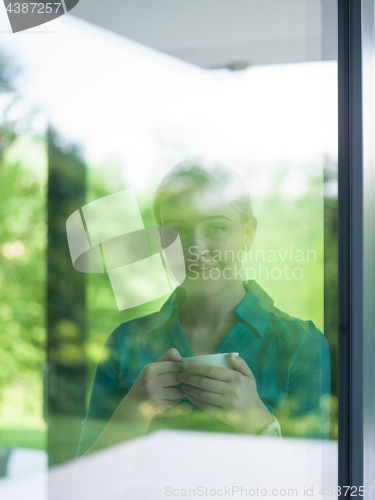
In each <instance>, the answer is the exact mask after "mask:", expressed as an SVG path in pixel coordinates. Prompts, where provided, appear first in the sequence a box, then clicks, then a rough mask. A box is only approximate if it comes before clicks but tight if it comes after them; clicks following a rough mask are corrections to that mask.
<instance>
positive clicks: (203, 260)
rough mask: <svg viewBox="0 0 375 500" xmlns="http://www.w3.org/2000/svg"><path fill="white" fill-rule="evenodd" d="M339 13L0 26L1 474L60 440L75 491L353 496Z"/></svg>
mask: <svg viewBox="0 0 375 500" xmlns="http://www.w3.org/2000/svg"><path fill="white" fill-rule="evenodd" d="M120 20H121V21H120ZM335 25H336V12H335V4H334V3H332V2H326V1H325V2H319V1H316V0H304V1H302V2H301V1H299V2H290V1H280V0H279V1H277V2H276V1H274V0H272V1H271V0H267V1H266V2H262V3H259V2H253V1H251V2H242V1H237V2H235V4H231V5H229V3H226V2H219V3H217V2H215V3H212V4H211V3H205V4H202V3H197V2H190V3H189V4H183V3H180V2H178V3H175V4H172V3H171V4H169V3H168V2H163V3H162V4H160V7H159V8H158V9H156V8H155V6H154V5H151V2H150V3H149V2H148V1H143V2H141V3H140V4H137V5H133V6H130V5H129V4H127V3H126V4H125V5H119V4H118V2H114V1H111V2H106V3H103V4H100V3H99V2H97V3H96V4H95V9H93V8H92V5H91V4H90V5H87V3H84V2H81V3H80V4H79V5H77V7H76V8H74V9H73V10H72V13H71V14H70V15H69V16H63V17H61V18H59V19H56V20H54V21H52V22H51V23H49V24H48V27H47V25H45V26H43V29H42V28H41V27H40V28H39V29H38V31H36V29H35V31H34V34H33V35H29V36H26V34H25V35H24V36H21V35H20V36H14V37H12V38H11V40H12V43H11V44H9V42H8V43H7V41H6V40H5V38H4V39H3V40H0V61H1V64H2V66H1V67H0V69H1V74H0V78H2V79H3V80H1V79H0V83H1V84H3V86H4V90H5V92H4V93H3V94H2V95H1V105H2V106H3V108H4V110H7V111H6V113H4V117H5V118H4V120H3V122H2V125H1V126H2V142H1V148H2V149H1V151H0V152H1V154H2V161H3V165H4V167H3V168H2V170H0V176H2V178H3V181H1V182H0V185H1V186H3V187H2V188H1V189H2V190H3V191H4V195H3V199H2V202H1V205H2V207H3V208H2V211H3V218H4V224H3V225H2V227H3V229H1V231H3V234H2V238H1V240H2V243H1V258H2V262H3V264H2V267H1V269H0V273H1V274H0V283H1V287H2V289H3V290H4V289H5V287H9V288H7V289H8V290H9V291H8V292H7V294H5V292H3V295H2V299H1V300H2V305H1V309H0V315H1V317H2V320H3V324H4V330H3V331H4V333H3V334H1V335H4V342H2V345H3V346H5V347H3V348H2V347H0V349H4V359H5V360H6V363H5V365H4V366H5V367H6V369H5V370H4V371H3V372H1V371H0V377H1V387H3V389H2V399H1V402H0V405H1V409H2V411H1V412H0V414H1V415H2V416H1V417H0V443H1V444H2V445H4V455H5V454H7V453H8V455H9V456H10V457H13V458H12V460H13V461H12V462H9V463H12V467H13V468H14V469H11V468H10V469H9V470H14V475H13V476H12V474H13V473H10V474H8V476H6V479H4V482H3V483H1V482H0V491H1V487H4V488H9V489H10V490H12V488H21V486H20V485H19V483H17V480H16V479H15V478H16V476H17V474H21V473H22V474H26V470H27V471H28V472H30V474H31V472H32V473H33V474H34V476H33V477H34V478H35V477H42V474H43V473H44V474H45V473H46V464H45V461H46V458H47V455H48V464H49V482H48V494H49V497H50V498H53V499H55V498H56V499H57V498H60V497H61V498H62V497H64V498H70V497H71V494H72V491H73V490H72V489H74V490H75V492H76V493H77V494H78V496H79V497H80V498H91V499H93V498H98V499H99V498H104V497H109V498H124V497H125V496H127V497H128V498H134V499H142V498H153V499H157V498H164V497H166V496H194V495H195V496H203V497H207V498H208V497H210V496H216V495H217V496H233V497H235V496H238V497H240V496H276V497H277V496H280V497H282V496H295V497H297V498H300V497H304V496H316V497H317V498H324V497H325V496H327V498H328V497H330V498H332V496H333V497H335V496H337V495H336V492H337V406H338V401H337V130H336V122H337V90H336V89H337V78H336V71H337V66H336V48H335V47H336V32H335ZM48 30H51V31H54V33H48ZM9 36H10V35H9ZM18 68H19V71H16V69H18ZM11 346H12V347H11ZM45 346H47V349H46V352H45ZM228 353H234V354H232V355H229V354H228ZM179 356H180V357H182V358H183V359H182V360H181V359H180V357H179ZM207 356H208V357H207ZM185 358H189V359H188V360H187V361H186V360H185ZM191 358H193V359H191ZM195 358H196V359H195ZM187 362H188V363H189V365H188V366H186V363H187ZM180 374H182V377H180V378H178V376H179V375H180ZM47 429H48V431H47ZM47 434H48V436H47ZM46 437H48V440H47V441H46ZM46 442H47V444H46ZM10 445H13V446H15V448H13V449H12V450H11V449H9V448H8V446H10ZM22 453H23V454H24V455H22ZM27 453H29V455H27ZM22 457H24V458H22ZM28 457H30V458H28ZM77 458H78V460H77ZM17 460H19V461H22V460H24V461H23V462H22V463H24V464H25V466H24V468H25V472H22V470H21V469H22V467H23V466H22V467H21V465H17V464H18V463H20V462H17ZM37 464H38V465H37ZM37 474H39V476H37ZM30 477H31V476H30ZM43 477H44V476H43ZM5 481H7V482H5ZM25 484H26V483H25ZM2 485H5V486H2ZM35 488H39V489H38V491H39V498H42V497H43V495H44V496H45V497H46V495H47V489H46V488H47V487H46V483H45V482H43V480H41V481H40V484H38V485H37V486H35Z"/></svg>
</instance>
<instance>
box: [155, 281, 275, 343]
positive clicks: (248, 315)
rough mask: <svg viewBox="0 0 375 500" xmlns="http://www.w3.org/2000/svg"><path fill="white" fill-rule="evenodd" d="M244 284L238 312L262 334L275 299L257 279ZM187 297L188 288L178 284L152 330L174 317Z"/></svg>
mask: <svg viewBox="0 0 375 500" xmlns="http://www.w3.org/2000/svg"><path fill="white" fill-rule="evenodd" d="M243 286H244V288H245V290H246V295H245V297H244V298H243V299H242V301H241V303H240V304H239V306H238V307H237V309H236V313H237V315H238V316H239V317H240V318H241V319H242V320H243V321H245V322H246V323H248V324H249V325H251V326H252V327H253V328H254V329H255V330H256V331H257V332H258V334H259V335H261V336H262V335H263V334H264V333H265V331H266V328H267V325H268V322H269V319H270V316H271V311H272V308H273V303H274V302H273V299H272V298H271V297H270V296H269V295H268V294H267V293H266V292H265V291H264V290H263V288H262V287H261V286H260V285H258V283H257V282H256V281H247V282H243ZM185 299H186V290H185V289H184V288H183V287H182V286H178V287H177V288H176V289H175V291H174V292H173V293H172V294H171V296H170V297H169V298H168V300H167V301H166V302H165V303H164V304H163V306H162V308H161V309H160V311H159V314H158V315H157V317H156V321H155V323H154V324H153V326H152V330H156V329H157V328H162V327H163V326H164V325H165V324H166V323H167V322H168V321H169V320H170V319H171V318H174V317H175V316H176V315H177V313H178V308H179V306H180V305H181V304H182V303H183V302H184V301H185Z"/></svg>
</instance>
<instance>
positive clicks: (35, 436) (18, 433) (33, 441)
mask: <svg viewBox="0 0 375 500" xmlns="http://www.w3.org/2000/svg"><path fill="white" fill-rule="evenodd" d="M10 445H11V446H16V447H19V448H30V449H34V450H45V449H46V447H47V431H46V430H43V429H21V430H17V429H0V448H2V447H7V446H10Z"/></svg>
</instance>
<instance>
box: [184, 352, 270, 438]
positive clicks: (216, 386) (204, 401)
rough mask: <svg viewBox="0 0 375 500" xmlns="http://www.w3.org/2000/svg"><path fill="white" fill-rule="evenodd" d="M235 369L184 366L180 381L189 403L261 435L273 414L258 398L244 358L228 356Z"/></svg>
mask: <svg viewBox="0 0 375 500" xmlns="http://www.w3.org/2000/svg"><path fill="white" fill-rule="evenodd" d="M228 359H229V362H230V363H231V365H232V366H233V368H234V370H228V369H227V368H220V367H217V366H208V365H201V364H198V363H187V364H184V369H185V371H187V372H189V373H181V374H180V375H179V376H178V380H179V382H180V383H181V389H182V391H183V392H184V395H185V396H186V397H187V399H188V400H189V401H191V402H192V403H194V404H195V405H196V406H198V407H199V408H201V409H202V410H204V411H206V412H207V413H210V414H211V415H214V416H215V417H217V418H219V419H220V420H222V421H223V422H225V423H227V424H229V425H232V426H234V427H235V428H236V429H237V430H238V431H240V432H248V433H251V434H257V433H259V432H260V431H261V430H262V428H263V427H265V426H266V425H268V424H269V423H271V422H272V419H273V417H272V415H271V413H270V412H269V410H268V409H267V407H266V406H265V404H264V403H263V402H262V400H261V399H260V397H259V394H258V391H257V386H256V381H255V377H254V375H253V373H252V371H251V370H250V368H249V367H248V365H247V363H246V362H245V360H244V359H242V358H240V357H238V356H235V355H233V354H231V353H230V354H229V355H228Z"/></svg>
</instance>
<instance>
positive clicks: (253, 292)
mask: <svg viewBox="0 0 375 500" xmlns="http://www.w3.org/2000/svg"><path fill="white" fill-rule="evenodd" d="M243 286H244V288H245V290H247V292H246V295H245V297H244V298H243V299H242V301H241V303H240V305H239V306H238V307H237V309H236V313H237V314H238V316H239V317H240V318H241V319H242V320H243V321H245V322H246V323H248V324H249V325H251V326H252V327H253V328H255V330H256V331H257V332H258V333H259V335H261V336H263V335H264V333H265V331H266V329H267V325H268V322H269V320H270V316H271V312H272V308H273V299H272V298H271V297H270V296H269V295H268V294H267V293H266V292H265V291H264V290H263V288H262V287H261V286H260V285H258V283H257V282H256V281H244V282H243Z"/></svg>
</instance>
